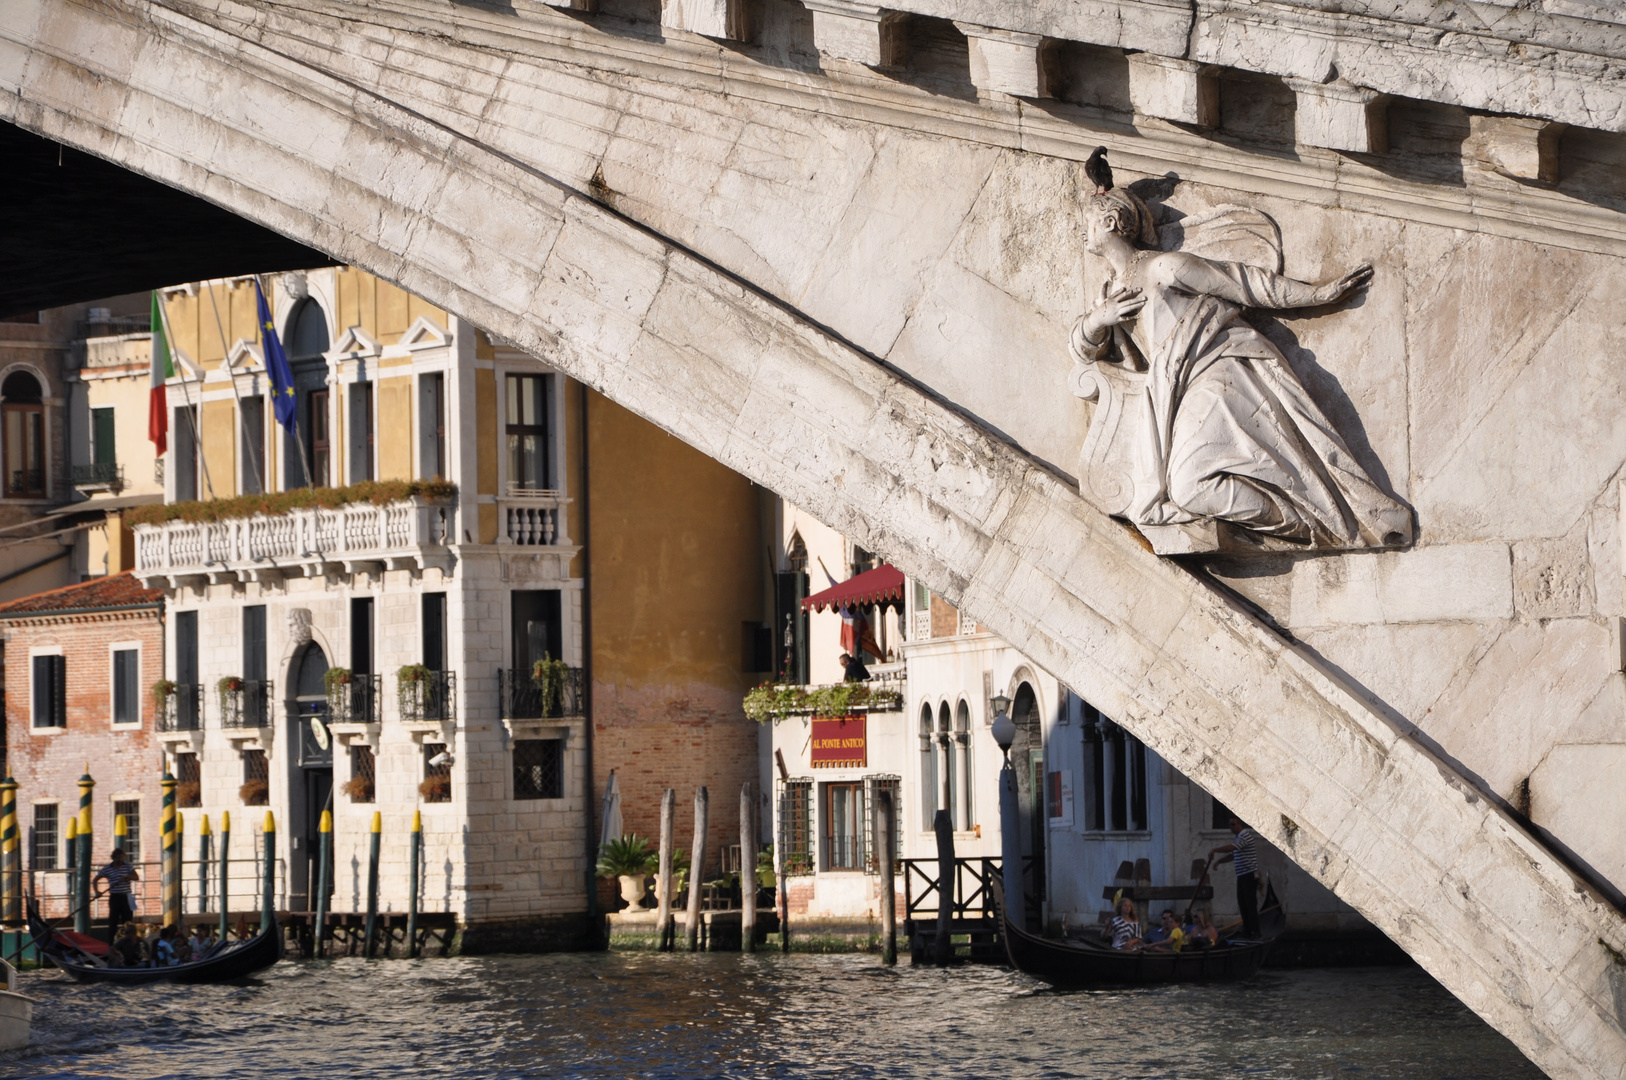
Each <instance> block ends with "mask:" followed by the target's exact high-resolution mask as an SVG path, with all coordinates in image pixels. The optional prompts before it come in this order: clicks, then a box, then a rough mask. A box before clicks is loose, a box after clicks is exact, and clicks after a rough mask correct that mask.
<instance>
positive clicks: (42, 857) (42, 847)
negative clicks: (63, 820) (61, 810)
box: [33, 803, 60, 870]
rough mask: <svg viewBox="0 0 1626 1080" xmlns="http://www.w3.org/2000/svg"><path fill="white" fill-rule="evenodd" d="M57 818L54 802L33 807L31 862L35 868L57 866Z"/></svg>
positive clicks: (43, 868) (50, 868) (51, 868)
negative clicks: (32, 849) (32, 850)
mask: <svg viewBox="0 0 1626 1080" xmlns="http://www.w3.org/2000/svg"><path fill="white" fill-rule="evenodd" d="M59 835H60V834H59V832H58V819H57V808H56V804H55V803H51V804H49V805H45V806H36V807H34V852H33V863H34V869H35V870H55V869H56V868H57V859H58V858H59V854H58V844H57V837H58V836H59Z"/></svg>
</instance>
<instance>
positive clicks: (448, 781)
mask: <svg viewBox="0 0 1626 1080" xmlns="http://www.w3.org/2000/svg"><path fill="white" fill-rule="evenodd" d="M418 794H419V795H422V796H423V801H424V802H451V801H452V778H451V777H450V776H426V777H424V779H423V782H422V783H421V784H419V785H418Z"/></svg>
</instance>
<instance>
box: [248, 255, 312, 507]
mask: <svg viewBox="0 0 1626 1080" xmlns="http://www.w3.org/2000/svg"><path fill="white" fill-rule="evenodd" d="M254 282H255V284H257V285H259V287H260V292H261V293H262V294H263V293H264V292H265V282H264V281H262V280H260V275H259V274H255V275H254ZM270 307H271V302H270V301H269V300H267V301H266V309H267V310H269V309H270ZM255 321H256V323H257V322H258V321H259V320H255ZM256 333H258V334H259V335H260V348H261V349H264V348H265V332H264V331H263V330H256ZM293 374H294V369H293V365H292V364H289V365H288V378H289V384H288V388H289V389H290V390H292V389H293V381H292V380H293ZM295 392H296V393H297V391H295ZM284 430H286V429H284ZM294 445H295V446H297V447H299V464H300V465H301V466H302V467H303V468H304V470H305V486H306V487H315V486H316V480H315V478H314V477H312V476H311V460H310V458H309V457H307V456H306V454H305V440H304V439H303V438H301V437H300V434H299V398H298V397H295V398H294Z"/></svg>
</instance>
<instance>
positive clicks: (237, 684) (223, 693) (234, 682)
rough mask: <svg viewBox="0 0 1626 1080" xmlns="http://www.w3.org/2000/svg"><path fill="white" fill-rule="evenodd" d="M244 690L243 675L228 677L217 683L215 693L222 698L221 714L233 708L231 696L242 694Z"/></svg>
mask: <svg viewBox="0 0 1626 1080" xmlns="http://www.w3.org/2000/svg"><path fill="white" fill-rule="evenodd" d="M242 689H243V677H242V676H241V675H227V676H226V677H225V678H223V679H221V680H220V681H219V682H217V683H215V693H216V694H218V695H219V697H220V711H221V712H226V711H227V710H228V709H229V708H230V707H231V706H230V702H231V696H232V695H233V694H236V693H239V692H241V691H242Z"/></svg>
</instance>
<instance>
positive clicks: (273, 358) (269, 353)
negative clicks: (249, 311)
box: [254, 278, 299, 431]
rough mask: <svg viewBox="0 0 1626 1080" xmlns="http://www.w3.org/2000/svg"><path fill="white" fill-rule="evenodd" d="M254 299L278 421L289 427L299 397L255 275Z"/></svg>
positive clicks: (290, 427)
mask: <svg viewBox="0 0 1626 1080" xmlns="http://www.w3.org/2000/svg"><path fill="white" fill-rule="evenodd" d="M254 302H255V304H256V305H257V308H258V311H259V315H260V348H261V349H262V350H264V352H265V373H266V374H267V375H269V376H270V377H271V399H272V401H273V403H274V407H275V409H276V414H277V423H279V424H281V425H282V426H283V427H285V428H287V429H288V430H289V431H292V430H293V429H294V422H295V420H296V419H297V418H298V416H299V399H298V398H296V397H295V396H294V371H293V368H291V367H289V366H288V354H287V353H285V352H283V351H282V341H281V340H280V339H279V338H278V337H277V324H276V323H274V322H272V321H271V310H270V309H269V308H267V307H266V306H265V293H263V292H261V291H260V280H259V278H255V279H254Z"/></svg>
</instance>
